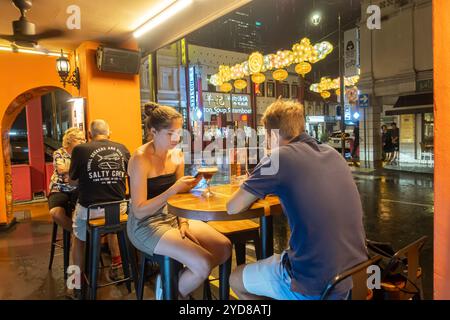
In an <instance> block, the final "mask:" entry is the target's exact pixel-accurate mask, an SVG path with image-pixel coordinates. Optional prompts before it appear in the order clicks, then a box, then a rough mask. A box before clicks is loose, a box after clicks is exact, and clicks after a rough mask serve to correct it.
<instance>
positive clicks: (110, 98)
mask: <svg viewBox="0 0 450 320" xmlns="http://www.w3.org/2000/svg"><path fill="white" fill-rule="evenodd" d="M98 46H99V44H98V43H94V42H85V43H83V44H82V45H81V46H80V47H79V48H78V49H77V55H78V57H79V65H80V72H81V74H82V75H83V79H84V81H82V86H81V96H83V97H86V98H87V103H88V106H87V118H88V121H91V120H94V119H97V118H102V119H104V120H106V121H107V122H108V123H109V125H110V129H111V139H112V140H114V141H117V142H120V143H123V144H125V145H126V146H127V147H128V149H129V150H130V151H131V152H133V151H134V150H135V149H136V148H137V147H138V146H139V145H140V144H141V142H142V128H141V109H140V91H139V76H138V75H127V74H119V73H112V72H101V71H98V69H97V66H96V60H95V51H96V49H97V47H98ZM127 47H128V48H130V46H127Z"/></svg>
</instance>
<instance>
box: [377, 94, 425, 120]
mask: <svg viewBox="0 0 450 320" xmlns="http://www.w3.org/2000/svg"><path fill="white" fill-rule="evenodd" d="M394 109H397V110H388V111H386V115H387V116H396V115H401V114H416V113H432V112H433V93H421V94H411V95H406V96H400V97H399V98H398V100H397V102H396V103H395V105H394Z"/></svg>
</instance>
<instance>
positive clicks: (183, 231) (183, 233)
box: [179, 221, 200, 245]
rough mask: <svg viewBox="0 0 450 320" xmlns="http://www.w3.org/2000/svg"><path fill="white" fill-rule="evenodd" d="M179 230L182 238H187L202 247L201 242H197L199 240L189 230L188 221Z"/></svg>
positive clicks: (182, 223)
mask: <svg viewBox="0 0 450 320" xmlns="http://www.w3.org/2000/svg"><path fill="white" fill-rule="evenodd" d="M179 229H180V234H181V238H183V239H184V238H186V237H187V238H188V239H190V240H191V241H192V242H194V243H196V244H198V245H200V242H199V241H198V240H197V238H196V237H195V236H194V235H193V234H192V232H191V231H190V230H189V223H187V221H184V222H181V223H180V227H179Z"/></svg>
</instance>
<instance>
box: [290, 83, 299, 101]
mask: <svg viewBox="0 0 450 320" xmlns="http://www.w3.org/2000/svg"><path fill="white" fill-rule="evenodd" d="M291 99H298V85H297V84H293V85H292V86H291Z"/></svg>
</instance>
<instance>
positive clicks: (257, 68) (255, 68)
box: [248, 52, 264, 73]
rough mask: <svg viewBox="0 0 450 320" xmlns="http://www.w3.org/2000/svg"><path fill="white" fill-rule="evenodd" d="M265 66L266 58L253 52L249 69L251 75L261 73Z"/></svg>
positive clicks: (249, 59)
mask: <svg viewBox="0 0 450 320" xmlns="http://www.w3.org/2000/svg"><path fill="white" fill-rule="evenodd" d="M263 65H264V56H263V55H262V54H261V53H259V52H253V53H252V54H251V55H250V57H249V58H248V68H249V70H250V72H251V73H259V72H261V69H262V67H263Z"/></svg>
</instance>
